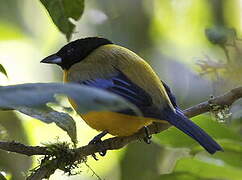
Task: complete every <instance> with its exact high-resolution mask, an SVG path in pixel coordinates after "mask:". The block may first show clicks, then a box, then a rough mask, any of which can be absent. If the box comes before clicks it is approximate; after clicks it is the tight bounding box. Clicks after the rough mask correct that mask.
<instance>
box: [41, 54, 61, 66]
mask: <svg viewBox="0 0 242 180" xmlns="http://www.w3.org/2000/svg"><path fill="white" fill-rule="evenodd" d="M40 62H41V63H48V64H61V63H62V58H61V57H59V56H57V55H56V54H52V55H50V56H48V57H46V58H44V59H43V60H42V61H40Z"/></svg>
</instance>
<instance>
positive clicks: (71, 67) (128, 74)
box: [41, 37, 223, 156]
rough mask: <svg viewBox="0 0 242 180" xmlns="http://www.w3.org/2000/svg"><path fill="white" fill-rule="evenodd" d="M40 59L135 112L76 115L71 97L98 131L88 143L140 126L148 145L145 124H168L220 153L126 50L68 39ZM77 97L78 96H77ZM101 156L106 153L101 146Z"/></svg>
mask: <svg viewBox="0 0 242 180" xmlns="http://www.w3.org/2000/svg"><path fill="white" fill-rule="evenodd" d="M41 63H49V64H56V65H58V66H60V67H61V68H62V70H63V72H64V73H63V80H64V82H65V83H75V84H79V85H83V86H88V87H92V88H98V89H102V90H104V91H107V92H110V93H114V94H116V95H118V96H121V97H122V98H124V99H125V100H126V101H128V102H130V103H132V104H134V105H135V106H136V107H137V108H138V109H139V110H140V111H141V112H142V115H143V116H142V117H140V116H137V115H136V114H135V113H134V112H133V111H131V110H130V109H124V110H120V111H116V112H113V111H99V112H95V111H91V112H88V113H86V114H81V113H78V108H77V105H76V103H75V102H74V100H71V99H69V101H70V104H71V105H72V106H73V108H74V109H75V110H76V111H77V114H79V115H80V116H81V117H82V119H83V120H84V121H85V122H86V123H87V124H88V125H89V126H90V127H91V128H93V129H95V130H97V131H99V132H101V133H100V134H98V135H97V136H95V137H94V138H93V139H92V140H91V141H90V144H98V143H99V142H101V138H102V137H104V136H105V135H106V134H108V133H109V134H111V135H114V136H121V137H122V136H129V135H132V134H134V133H136V132H137V131H139V130H140V129H141V128H145V132H146V134H147V137H146V138H144V140H145V141H146V142H147V143H150V141H149V139H150V138H151V136H150V135H149V130H148V128H147V126H148V125H150V124H152V123H161V124H166V125H167V124H169V125H171V126H175V127H176V128H178V129H179V130H181V131H182V132H183V133H185V134H187V135H188V136H190V137H191V138H193V139H194V140H195V141H197V142H198V143H199V144H200V145H201V146H202V147H203V148H204V149H205V150H206V151H207V152H209V153H210V154H214V153H215V152H216V151H223V149H222V147H221V146H220V145H219V144H218V143H217V142H216V141H215V140H214V139H213V138H212V137H211V136H209V135H208V134H207V133H206V132H205V131H204V130H203V129H201V128H200V127H199V126H198V125H196V124H195V123H194V122H193V121H191V120H190V119H188V118H187V117H186V116H185V115H184V113H183V111H182V110H181V109H180V108H179V107H178V105H177V102H176V98H175V95H174V94H173V93H172V92H171V89H170V88H169V86H168V85H167V84H166V83H164V82H163V81H162V80H160V78H159V77H158V75H157V74H156V73H155V71H154V70H153V69H152V67H151V66H150V65H149V64H148V63H147V62H146V61H145V60H144V59H142V58H141V57H140V56H139V55H137V54H136V53H134V52H132V51H131V50H129V49H127V48H125V47H122V46H119V45H116V44H114V43H113V42H112V41H110V40H108V39H106V38H102V37H86V38H82V39H77V40H75V41H72V42H69V43H68V44H66V45H65V46H63V47H62V48H61V49H60V50H59V51H57V52H56V53H54V54H52V55H50V56H48V57H46V58H44V59H43V60H42V61H41ZM80 96H81V94H80ZM100 154H101V155H103V156H104V155H105V154H106V150H105V149H103V150H102V151H101V153H100Z"/></svg>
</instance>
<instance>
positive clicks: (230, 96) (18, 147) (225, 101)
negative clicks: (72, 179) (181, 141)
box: [0, 87, 242, 180]
mask: <svg viewBox="0 0 242 180" xmlns="http://www.w3.org/2000/svg"><path fill="white" fill-rule="evenodd" d="M240 98H242V87H238V88H235V89H232V90H231V91H229V92H227V93H225V94H224V95H221V96H218V97H215V98H213V99H210V100H209V101H205V102H202V103H200V104H198V105H195V106H193V107H190V108H188V109H186V110H184V113H185V115H186V116H187V117H189V118H191V117H194V116H197V115H199V114H202V113H205V112H209V111H210V108H211V104H216V105H219V106H222V107H223V106H230V105H232V104H233V103H234V102H235V101H236V100H238V99H240ZM170 126H171V125H170V124H168V123H167V124H161V123H154V124H152V125H150V126H149V130H150V133H151V134H156V133H159V132H161V131H163V130H165V129H167V128H169V127H170ZM145 136H146V134H145V131H144V129H141V130H140V131H139V132H137V133H135V134H133V135H131V136H127V137H113V138H109V139H106V140H104V141H102V142H101V144H100V145H101V146H102V147H103V148H105V149H107V150H114V149H120V148H122V147H124V146H125V145H127V144H129V143H130V142H132V141H135V140H138V139H142V138H143V137H145ZM99 147H100V146H98V145H86V146H82V147H79V148H76V149H69V152H70V153H71V155H72V157H73V160H72V161H73V162H74V161H81V160H83V159H85V158H86V157H87V156H89V155H91V154H94V153H97V152H100V148H99ZM0 149H2V150H6V151H10V152H16V153H20V154H24V155H27V156H32V155H51V154H52V152H50V151H49V150H48V148H47V147H40V146H26V145H23V144H20V143H16V142H0ZM59 164H60V163H58V162H57V159H56V158H54V159H53V160H52V161H51V162H50V163H49V164H48V165H43V166H41V165H40V168H39V169H38V170H36V171H35V173H34V174H32V175H31V176H30V177H28V180H33V179H35V180H38V179H42V178H44V177H45V178H48V177H49V176H50V175H51V174H53V173H54V172H55V170H56V169H63V164H62V165H59ZM61 166H62V167H61Z"/></svg>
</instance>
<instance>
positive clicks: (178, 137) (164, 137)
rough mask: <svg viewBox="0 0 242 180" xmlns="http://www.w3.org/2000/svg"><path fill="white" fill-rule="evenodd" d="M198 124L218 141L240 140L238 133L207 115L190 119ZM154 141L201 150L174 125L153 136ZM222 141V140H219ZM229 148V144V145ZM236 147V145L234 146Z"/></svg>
mask: <svg viewBox="0 0 242 180" xmlns="http://www.w3.org/2000/svg"><path fill="white" fill-rule="evenodd" d="M192 120H193V121H194V122H195V123H196V124H197V125H198V126H200V127H201V128H203V129H204V130H205V131H206V132H207V133H208V134H209V135H210V136H212V137H213V138H214V139H216V140H217V141H218V142H220V141H222V140H223V142H224V140H228V139H229V140H230V139H231V140H233V141H241V140H242V138H241V137H240V136H239V135H238V133H236V132H234V131H232V130H231V129H229V128H228V127H227V126H226V125H222V124H219V123H217V122H215V121H213V120H211V118H210V117H209V116H207V115H200V116H197V117H195V118H193V119H192ZM155 137H156V138H155V142H157V143H159V144H161V145H165V146H170V147H188V148H193V150H195V149H196V150H198V149H199V150H202V148H201V147H200V145H199V144H198V143H196V141H195V140H193V139H192V138H191V137H189V136H187V135H186V134H184V133H183V132H181V131H180V130H178V129H177V128H175V127H171V128H169V129H167V130H165V131H164V132H162V133H160V134H158V135H156V136H155ZM221 143H222V142H221ZM228 146H229V145H226V146H225V147H224V146H223V144H222V147H224V148H225V149H226V147H228ZM230 148H231V146H230ZM234 148H236V147H234Z"/></svg>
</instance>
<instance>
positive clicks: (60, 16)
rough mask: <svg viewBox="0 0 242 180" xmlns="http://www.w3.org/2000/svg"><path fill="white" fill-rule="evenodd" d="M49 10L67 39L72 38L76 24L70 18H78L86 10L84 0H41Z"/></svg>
mask: <svg viewBox="0 0 242 180" xmlns="http://www.w3.org/2000/svg"><path fill="white" fill-rule="evenodd" d="M40 1H41V3H42V4H43V5H44V6H45V8H46V9H47V11H48V12H49V14H50V16H51V18H52V20H53V22H54V23H55V25H56V26H57V27H58V29H59V30H60V31H61V32H62V33H64V34H65V35H66V38H67V40H68V41H69V40H70V38H71V34H72V33H73V30H74V28H75V25H74V24H73V23H72V22H71V21H70V18H73V19H74V20H76V21H77V20H78V19H79V18H80V17H81V15H82V13H83V11H84V0H72V1H69V0H51V1H49V0H40Z"/></svg>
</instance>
